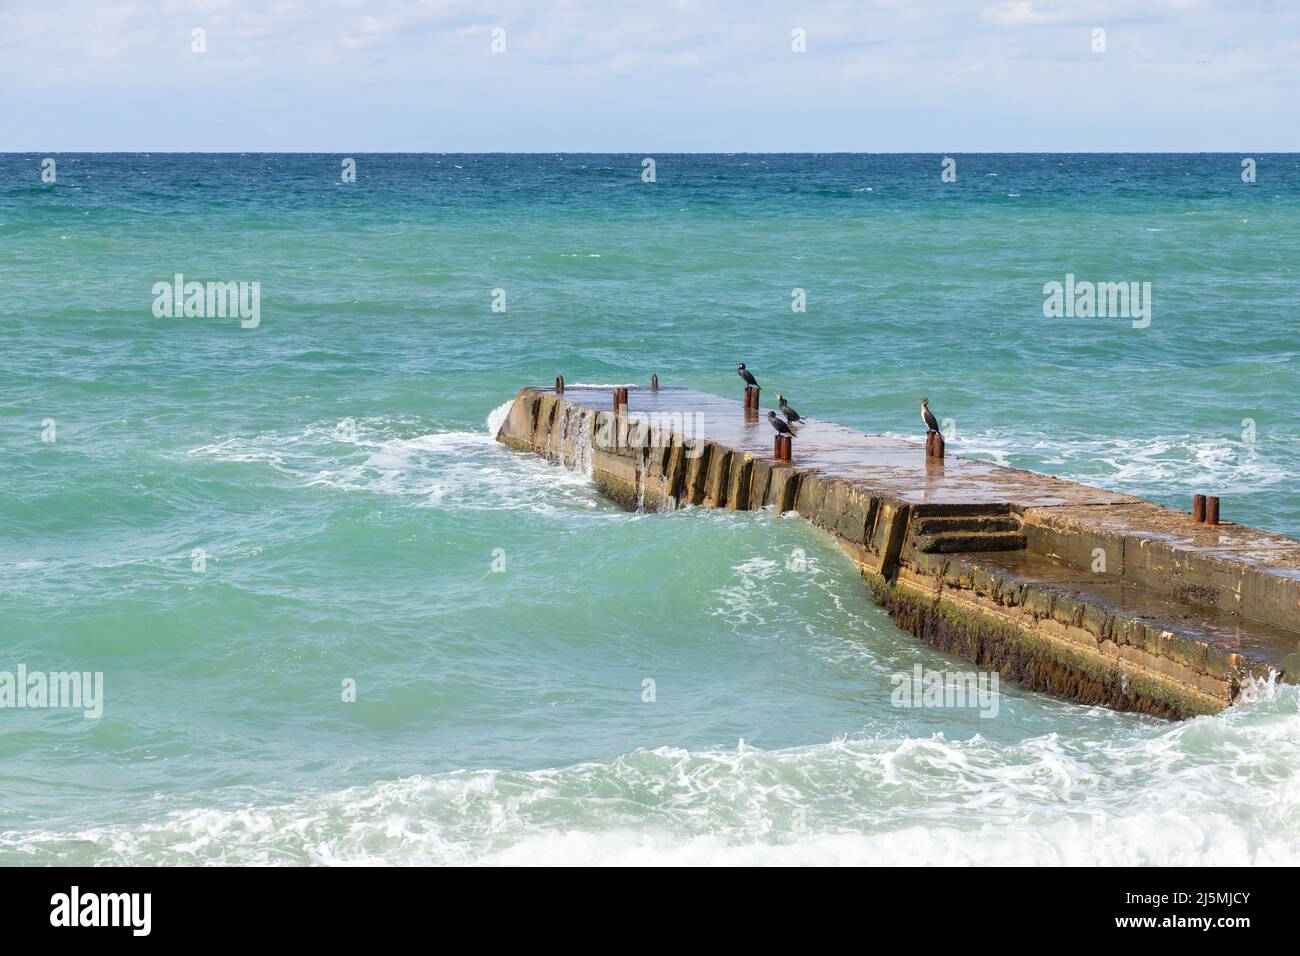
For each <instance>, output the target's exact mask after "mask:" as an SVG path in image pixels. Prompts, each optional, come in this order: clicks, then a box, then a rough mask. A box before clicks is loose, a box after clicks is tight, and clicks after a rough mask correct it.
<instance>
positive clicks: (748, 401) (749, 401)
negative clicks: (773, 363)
mask: <svg viewBox="0 0 1300 956" xmlns="http://www.w3.org/2000/svg"><path fill="white" fill-rule="evenodd" d="M757 397H758V389H756V388H754V386H752V385H746V386H745V402H744V405H745V409H746V411H748V410H749V409H751V408H758V402H757V401H755V399H756V398H757Z"/></svg>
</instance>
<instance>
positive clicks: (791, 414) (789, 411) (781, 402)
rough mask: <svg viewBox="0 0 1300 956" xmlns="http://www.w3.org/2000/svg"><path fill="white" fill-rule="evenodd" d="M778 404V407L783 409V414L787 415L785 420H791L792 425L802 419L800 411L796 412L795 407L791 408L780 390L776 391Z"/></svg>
mask: <svg viewBox="0 0 1300 956" xmlns="http://www.w3.org/2000/svg"><path fill="white" fill-rule="evenodd" d="M776 404H777V407H778V408H780V409H781V414H782V415H784V416H785V420H786V421H787V422H789V423H790V424H791V425H793V424H794V423H795V422H797V421H799V419H800V415H799V413H798V412H796V411H795V410H794V409H793V408H791V407H790V406H789V405H788V404H787V403H786V400H785V396H784V395H782V394H781V393H780V392H777V393H776Z"/></svg>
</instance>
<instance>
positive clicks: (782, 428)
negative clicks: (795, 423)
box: [767, 412, 794, 435]
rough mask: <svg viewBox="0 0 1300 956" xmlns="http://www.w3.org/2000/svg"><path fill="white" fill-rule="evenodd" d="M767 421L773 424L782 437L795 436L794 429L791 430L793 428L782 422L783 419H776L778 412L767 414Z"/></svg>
mask: <svg viewBox="0 0 1300 956" xmlns="http://www.w3.org/2000/svg"><path fill="white" fill-rule="evenodd" d="M767 420H768V421H769V422H771V423H772V427H773V428H775V429H776V430H777V432H778V433H779V434H781V435H793V434H794V429H793V428H791V427H790V426H789V425H788V424H786V423H785V422H783V421H781V419H779V418H777V417H776V412H768V413H767Z"/></svg>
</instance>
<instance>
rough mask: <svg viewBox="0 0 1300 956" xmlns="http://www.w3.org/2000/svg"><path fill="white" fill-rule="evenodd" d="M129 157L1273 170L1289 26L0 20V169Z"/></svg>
mask: <svg viewBox="0 0 1300 956" xmlns="http://www.w3.org/2000/svg"><path fill="white" fill-rule="evenodd" d="M197 30H202V31H203V33H202V35H201V36H202V40H203V43H202V44H200V43H199V42H198V41H197V40H196V38H195V37H196V35H195V31H197ZM494 31H500V32H495V33H494ZM796 31H801V32H800V33H797V32H796ZM1097 31H1104V33H1098V32H1097ZM800 37H802V46H803V51H802V52H800V51H798V50H797V49H796V47H798V46H800V45H801V44H800V41H799V38H800ZM494 38H495V45H496V47H497V48H498V49H497V50H494V49H493V46H494ZM1099 40H1100V41H1101V42H1100V44H1099ZM200 45H202V46H203V47H204V49H203V50H201V51H200V50H196V49H195V47H197V46H200ZM1099 46H1100V47H1101V48H1098V47H1099ZM502 47H504V48H503V49H502ZM133 150H141V151H153V152H157V151H179V152H184V151H255V150H265V151H304V152H311V151H322V152H331V151H347V152H381V151H421V152H423V151H429V152H461V151H463V152H480V151H483V152H486V151H509V152H643V153H648V152H651V151H654V152H745V151H753V152H825V151H849V152H899V151H924V152H1018V151H1043V152H1073V151H1100V152H1110V151H1175V152H1177V151H1187V152H1198V151H1225V152H1235V151H1247V150H1249V151H1254V152H1281V151H1297V150H1300V2H1298V0H1134V2H1116V0H1071V2H1050V0H991V2H980V0H859V2H832V3H799V2H794V3H777V2H771V0H718V2H712V3H709V2H695V0H500V2H494V0H481V2H462V0H428V2H397V0H379V2H363V0H317V2H307V0H301V2H299V0H195V2H181V0H174V2H122V3H94V2H90V0H81V2H77V0H0V151H3V152H56V151H63V152H73V151H133Z"/></svg>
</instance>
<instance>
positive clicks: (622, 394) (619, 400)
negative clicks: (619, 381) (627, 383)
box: [614, 388, 627, 415]
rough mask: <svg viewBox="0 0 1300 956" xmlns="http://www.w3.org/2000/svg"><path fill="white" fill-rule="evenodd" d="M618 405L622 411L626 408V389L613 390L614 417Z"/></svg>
mask: <svg viewBox="0 0 1300 956" xmlns="http://www.w3.org/2000/svg"><path fill="white" fill-rule="evenodd" d="M620 405H622V406H623V408H624V409H626V408H627V389H625V388H616V389H614V414H615V415H617V414H618V407H619V406H620Z"/></svg>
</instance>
